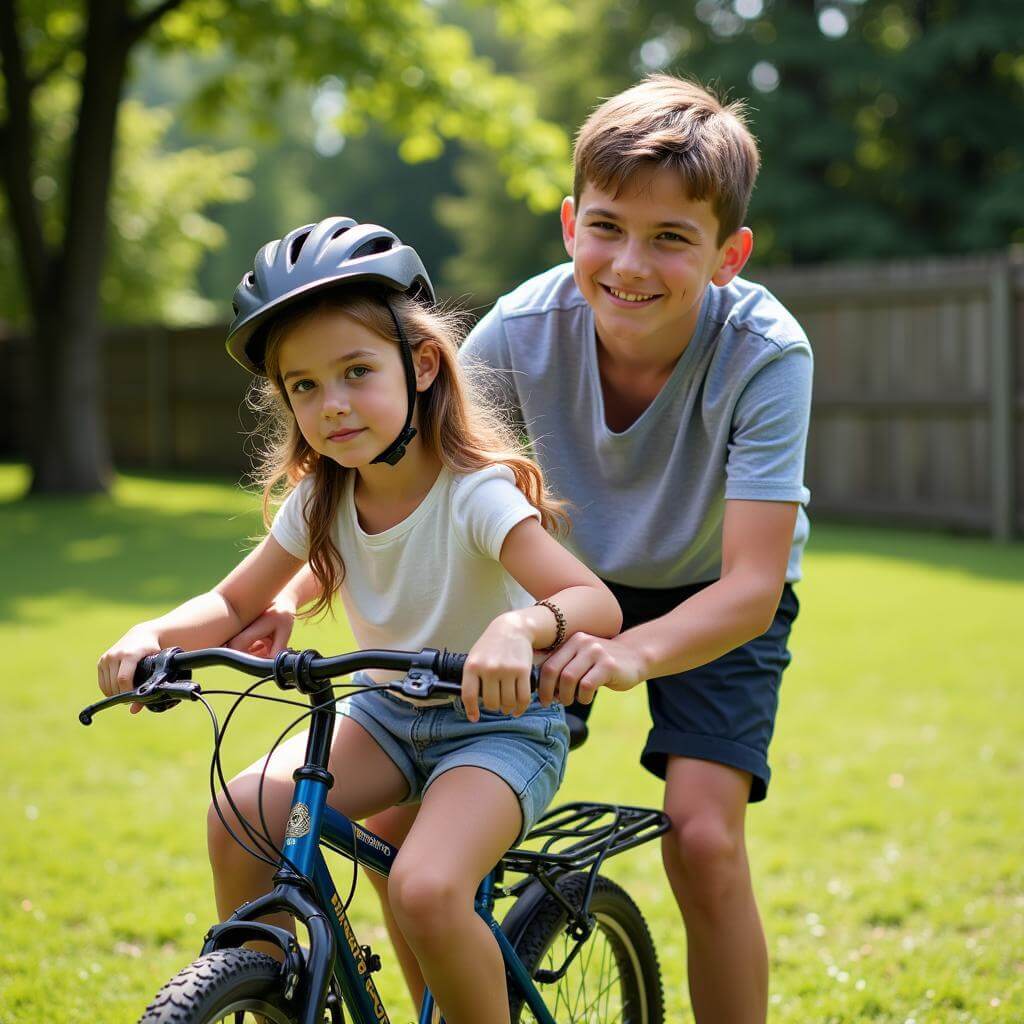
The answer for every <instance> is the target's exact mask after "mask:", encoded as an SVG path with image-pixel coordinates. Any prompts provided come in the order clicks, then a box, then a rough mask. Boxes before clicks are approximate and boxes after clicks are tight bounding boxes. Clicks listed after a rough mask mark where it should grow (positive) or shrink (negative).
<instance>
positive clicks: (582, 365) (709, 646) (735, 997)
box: [462, 75, 811, 1024]
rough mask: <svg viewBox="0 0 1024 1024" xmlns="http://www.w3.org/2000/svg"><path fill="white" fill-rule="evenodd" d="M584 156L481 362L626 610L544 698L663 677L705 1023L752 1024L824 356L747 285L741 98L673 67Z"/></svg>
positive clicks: (579, 152) (673, 808) (594, 118)
mask: <svg viewBox="0 0 1024 1024" xmlns="http://www.w3.org/2000/svg"><path fill="white" fill-rule="evenodd" d="M574 163H575V184H574V194H573V196H572V198H567V199H566V200H565V201H564V203H563V205H562V234H563V238H564V241H565V247H566V251H567V252H568V254H569V256H570V257H571V258H572V264H571V265H564V266H559V267H555V268H554V269H552V270H549V271H548V272H546V273H543V274H541V275H539V276H538V277H535V278H533V279H532V280H530V281H527V282H526V283H525V284H523V285H522V286H520V287H519V288H517V289H516V290H515V291H513V292H511V293H510V294H508V295H506V296H504V297H503V298H501V299H499V300H498V302H497V303H496V305H495V306H494V308H493V309H492V310H491V311H490V313H488V314H487V316H485V317H484V318H483V320H481V322H480V323H479V324H478V325H477V327H476V328H475V329H474V331H473V332H472V334H471V335H470V337H469V339H468V340H467V342H466V344H465V346H464V348H463V350H462V352H463V358H466V359H471V360H476V361H480V362H483V363H485V364H487V365H489V366H491V367H494V368H498V369H501V370H504V371H508V372H507V373H506V374H505V379H506V381H507V386H508V401H509V403H510V408H512V409H513V410H515V411H516V413H517V414H518V416H519V417H520V419H521V421H522V424H523V426H524V427H525V429H526V431H527V433H528V434H529V437H530V439H531V441H532V442H533V444H534V447H535V451H536V454H537V457H538V459H539V461H540V463H541V465H542V467H543V469H544V471H545V474H546V475H547V477H548V480H549V483H550V485H551V488H552V490H553V491H554V492H555V493H556V494H558V495H559V496H560V497H563V498H567V499H568V500H569V501H570V502H571V503H572V518H573V529H572V532H571V534H570V535H569V538H568V541H567V544H568V546H569V547H570V549H571V550H572V551H573V552H574V553H575V554H576V555H577V556H578V557H580V558H581V559H582V560H583V561H584V562H585V563H586V564H587V565H588V566H589V567H590V568H592V569H594V570H595V571H596V572H597V573H598V574H599V575H600V576H601V577H602V578H603V579H604V580H606V581H607V582H608V583H609V585H610V586H611V587H612V590H613V592H614V593H615V595H616V597H617V598H618V599H619V601H620V603H621V605H622V608H623V612H624V614H625V622H624V632H623V633H622V634H621V635H620V636H619V637H618V638H616V639H615V640H603V639H599V638H596V637H590V636H586V635H583V634H577V635H576V636H575V637H573V638H572V639H570V640H569V641H568V642H566V643H565V644H564V646H563V647H561V648H560V649H559V650H557V651H556V652H555V653H554V654H552V655H551V656H550V657H549V658H548V660H547V662H546V663H545V666H544V670H543V677H542V690H541V692H542V697H543V698H544V699H550V698H551V697H552V696H555V697H557V698H558V699H560V700H563V701H566V702H568V701H570V700H572V698H573V696H574V694H575V695H577V696H578V699H579V700H580V701H581V702H583V703H589V702H590V701H591V700H592V699H593V695H594V692H595V690H596V689H597V687H599V686H607V687H608V688H610V689H614V690H628V689H630V688H631V687H633V686H636V685H637V684H638V683H640V682H642V681H644V680H646V681H647V694H648V702H649V705H650V711H651V716H652V719H653V727H652V729H651V731H650V734H649V736H648V738H647V742H646V745H645V746H644V749H643V752H642V754H641V763H642V764H643V765H644V767H646V768H647V769H648V770H649V771H652V772H654V773H655V774H657V775H658V776H660V777H661V778H663V779H664V780H665V810H666V812H667V813H668V815H669V816H670V818H671V819H672V823H673V828H672V831H671V832H670V833H668V834H667V835H666V836H665V838H664V840H663V860H664V865H665V870H666V873H667V875H668V878H669V882H670V884H671V886H672V890H673V893H674V894H675V897H676V900H677V902H678V904H679V907H680V910H681V912H682V915H683V920H684V923H685V927H686V932H687V940H688V941H687V949H688V968H689V984H690V994H691V1000H692V1004H693V1008H694V1013H695V1016H696V1019H697V1021H698V1022H699V1024H747V1022H750V1024H754V1022H763V1021H764V1020H765V1019H766V1016H767V990H768V957H767V950H766V946H765V939H764V933H763V930H762V927H761V923H760V919H759V916H758V912H757V907H756V904H755V902H754V896H753V891H752V887H751V880H750V871H749V866H748V863H747V856H746V849H745V843H744V817H745V811H746V805H747V803H748V802H754V801H758V800H762V799H764V797H765V794H766V791H767V785H768V779H769V774H770V772H769V768H768V763H767V749H768V743H769V740H770V739H771V734H772V730H773V725H774V718H775V712H776V707H777V700H778V689H779V683H780V680H781V675H782V671H783V669H784V668H785V666H786V665H787V664H788V662H789V654H788V651H787V649H786V641H787V637H788V635H789V631H790V626H791V624H792V622H793V619H794V618H795V616H796V612H797V602H796V598H795V596H794V594H793V591H792V587H791V585H790V584H791V583H793V582H795V581H796V580H797V579H799V578H800V554H801V551H802V549H803V546H804V542H805V541H806V538H807V532H808V524H807V518H806V516H805V515H804V512H803V509H802V507H801V506H802V504H804V503H806V502H807V500H808V498H809V493H808V491H807V490H806V488H805V487H804V486H803V463H804V448H805V442H806V434H807V421H808V414H809V407H810V389H811V352H810V347H809V345H808V342H807V339H806V337H805V335H804V333H803V331H802V330H801V328H800V326H799V325H798V324H797V322H796V321H795V320H794V319H793V317H792V316H790V315H789V313H787V311H786V310H785V309H784V308H783V307H782V305H781V304H780V303H779V302H778V301H777V300H776V299H775V298H774V297H773V296H772V295H770V294H769V293H768V292H767V291H765V289H763V288H761V287H759V286H757V285H754V284H751V283H748V282H746V281H743V280H741V279H740V278H739V277H738V276H737V275H738V274H739V273H740V271H741V270H742V268H743V266H744V264H745V263H746V261H747V259H748V257H749V256H750V253H751V249H752V244H753V236H752V234H751V231H750V230H749V228H746V227H743V226H742V225H743V219H744V217H745V215H746V209H747V203H748V201H749V198H750V193H751V190H752V188H753V185H754V179H755V177H756V174H757V169H758V153H757V147H756V144H755V142H754V140H753V138H752V137H751V135H750V133H749V132H748V130H747V128H746V125H745V123H744V119H743V110H742V107H741V106H740V105H739V104H732V105H730V106H725V107H723V106H722V105H721V104H720V103H719V102H718V100H717V99H716V98H715V97H714V96H712V95H711V94H709V93H708V92H707V91H705V90H704V89H702V88H700V87H699V86H697V85H695V84H692V83H690V82H686V81H681V80H679V79H676V78H672V77H670V76H667V75H658V76H653V77H651V78H648V79H646V80H645V81H643V82H642V83H640V84H639V85H637V86H635V87H634V88H632V89H629V90H627V91H626V92H624V93H621V94H620V95H618V96H615V97H613V98H612V99H610V100H608V101H607V102H606V103H604V104H603V105H602V106H600V107H599V108H598V109H597V110H595V111H594V112H593V113H592V114H591V116H590V117H589V118H588V119H587V121H586V122H585V123H584V125H583V127H582V128H581V130H580V132H579V135H578V137H577V141H576V148H575V154H574Z"/></svg>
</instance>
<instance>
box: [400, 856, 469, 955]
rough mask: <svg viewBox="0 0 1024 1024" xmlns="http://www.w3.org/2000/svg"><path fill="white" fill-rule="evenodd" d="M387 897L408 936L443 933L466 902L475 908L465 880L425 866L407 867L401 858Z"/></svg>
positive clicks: (426, 935)
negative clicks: (403, 864) (404, 866)
mask: <svg viewBox="0 0 1024 1024" xmlns="http://www.w3.org/2000/svg"><path fill="white" fill-rule="evenodd" d="M387 896H388V899H389V901H390V904H391V911H392V913H393V914H394V915H395V919H396V920H397V921H398V923H399V925H400V926H401V928H402V931H403V933H404V934H405V935H406V938H416V937H429V936H432V935H440V934H443V933H444V932H445V931H446V930H447V929H448V928H449V927H450V925H451V924H452V923H453V921H454V920H455V919H456V918H457V917H458V911H459V909H460V907H461V906H462V905H463V904H465V905H466V906H467V907H469V908H472V893H470V894H469V896H468V898H467V894H466V889H465V885H464V883H463V882H462V880H461V879H458V878H457V877H455V875H453V874H448V873H446V872H444V871H441V870H436V869H434V870H431V869H430V868H427V867H424V866H423V865H417V866H413V867H412V868H411V869H405V868H403V866H402V864H401V860H400V859H399V860H398V861H396V863H395V867H394V869H393V870H392V872H391V874H390V875H389V877H388V881H387Z"/></svg>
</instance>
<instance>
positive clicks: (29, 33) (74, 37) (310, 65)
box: [0, 0, 568, 490]
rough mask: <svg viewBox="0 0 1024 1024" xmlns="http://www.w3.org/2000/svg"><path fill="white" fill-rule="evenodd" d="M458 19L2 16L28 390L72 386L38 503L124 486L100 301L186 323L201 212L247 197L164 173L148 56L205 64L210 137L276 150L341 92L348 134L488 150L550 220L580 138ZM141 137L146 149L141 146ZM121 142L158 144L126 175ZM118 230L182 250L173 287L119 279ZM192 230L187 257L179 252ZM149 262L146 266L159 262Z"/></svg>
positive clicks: (164, 256)
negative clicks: (106, 407) (113, 432)
mask: <svg viewBox="0 0 1024 1024" xmlns="http://www.w3.org/2000/svg"><path fill="white" fill-rule="evenodd" d="M443 6H444V5H443V4H440V3H438V4H427V3H422V2H420V0H373V2H372V3H371V2H367V0H233V2H228V0H149V2H143V0H20V2H19V0H5V2H4V3H2V4H0V60H2V70H3V92H2V96H0V181H2V184H3V190H4V199H5V210H4V213H5V221H6V223H7V224H9V225H10V228H11V231H10V235H9V243H8V244H9V249H8V251H9V252H13V253H14V257H15V259H14V261H15V262H16V264H17V267H18V270H19V275H18V278H19V285H20V287H21V289H22V295H23V297H24V298H23V301H22V302H21V303H20V304H19V305H20V308H22V309H27V311H28V314H29V320H30V324H31V329H32V334H33V338H34V356H35V365H34V366H33V370H32V373H31V375H30V379H31V380H33V381H50V380H56V381H57V386H56V388H55V391H56V396H57V401H56V403H55V404H56V406H57V409H58V412H57V413H56V415H54V416H52V417H50V418H49V419H44V418H43V417H42V411H41V410H42V409H43V407H44V403H43V402H42V399H43V397H44V396H43V394H42V391H40V394H39V395H38V398H39V399H40V401H39V402H37V403H34V404H33V408H38V409H39V410H40V417H41V419H40V423H39V424H37V425H33V427H32V428H30V429H29V431H28V435H29V439H30V442H31V444H30V457H31V461H32V466H33V471H34V481H33V486H34V488H35V489H37V490H68V489H70V490H96V489H102V488H103V487H104V486H105V484H106V480H107V479H108V476H109V456H108V450H107V447H108V446H107V442H106V435H105V428H104V425H103V419H102V415H101V412H100V409H101V399H102V386H101V381H100V379H99V375H98V325H99V314H100V295H101V292H103V291H104V290H105V291H106V293H107V297H108V298H109V299H110V301H111V302H112V303H114V304H116V305H118V306H119V307H120V308H122V309H128V307H129V305H130V304H134V303H136V302H138V301H139V300H140V297H142V296H143V295H144V294H145V293H146V290H147V288H148V289H149V290H150V294H149V295H148V296H147V298H148V305H149V307H150V308H153V309H159V308H161V307H163V308H166V307H167V305H168V302H170V304H171V305H172V306H178V307H179V308H180V307H181V303H180V299H181V298H182V296H181V287H180V285H181V283H182V282H184V281H185V279H186V278H187V277H188V276H190V274H191V272H192V267H193V266H194V263H195V258H196V253H197V252H199V251H201V249H202V247H203V246H205V245H209V244H211V243H212V242H214V241H215V240H216V239H215V238H214V229H213V228H212V225H211V224H210V223H209V222H206V221H204V219H203V217H202V215H201V212H200V211H201V210H202V208H203V206H204V205H205V203H207V202H210V201H212V200H214V199H219V200H221V201H225V200H228V199H231V198H234V197H237V195H238V193H239V190H240V188H241V187H242V186H241V183H240V182H239V181H238V178H237V175H238V172H239V171H241V170H242V163H241V158H240V156H239V155H238V154H220V155H219V156H214V154H213V153H210V152H206V153H203V152H201V151H200V152H195V151H194V152H192V153H191V154H188V155H186V156H184V157H183V156H178V155H172V154H163V155H161V153H160V152H159V150H158V141H159V139H158V137H159V120H158V119H156V120H154V115H142V114H141V112H140V111H136V110H134V108H131V107H128V108H125V109H124V110H123V111H121V113H122V114H123V116H121V117H119V116H118V115H119V108H120V106H121V98H122V92H123V88H124V84H125V81H126V80H127V79H128V78H129V77H130V74H131V70H132V66H133V60H134V58H135V56H136V55H137V53H138V51H139V50H140V48H141V47H142V46H143V44H144V41H146V40H147V39H148V40H149V45H151V46H152V47H153V50H154V52H156V53H157V54H164V55H171V54H175V53H179V52H181V51H183V50H188V51H190V52H193V53H196V54H199V55H202V56H204V57H205V58H206V61H205V66H204V69H203V70H204V76H203V78H202V81H201V82H199V83H198V88H197V92H196V96H195V99H194V102H195V106H196V108H197V109H198V110H199V111H201V112H202V114H203V116H204V117H206V118H207V119H208V120H209V121H210V122H211V123H213V122H214V121H216V120H217V119H221V120H222V121H223V120H229V121H232V122H236V123H238V122H242V123H244V124H246V125H247V127H248V130H249V131H251V132H253V133H254V134H256V135H259V134H261V133H266V132H268V131H272V129H273V124H274V120H275V112H276V109H277V104H278V101H279V100H280V99H281V98H282V97H283V96H285V95H286V94H287V93H288V91H289V89H290V88H293V87H294V86H295V85H296V84H297V83H307V84H314V83H317V82H320V81H322V80H324V79H325V78H327V77H328V76H331V77H333V79H334V80H335V81H336V82H337V83H339V86H340V88H341V93H342V96H343V105H342V108H341V109H340V110H339V112H338V122H339V124H340V125H341V127H342V128H343V129H344V130H345V131H346V132H348V133H349V134H352V133H358V132H361V131H363V130H365V128H366V126H367V124H368V123H369V122H371V121H373V122H377V123H381V124H385V125H387V126H388V128H389V129H390V130H391V131H392V132H394V133H395V134H396V136H397V137H398V138H399V139H400V147H401V150H402V153H403V155H404V157H405V158H406V159H409V160H417V159H427V158H430V157H433V156H436V155H437V154H438V153H439V152H440V151H441V150H442V149H443V147H444V145H445V144H446V143H447V142H448V141H450V140H453V139H458V138H466V137H472V138H473V139H475V140H477V141H478V142H479V143H480V144H481V145H482V146H484V147H485V148H486V150H487V151H488V152H490V153H491V154H493V155H494V156H495V158H496V160H497V163H498V168H499V172H500V173H501V174H502V175H503V177H504V178H505V179H506V181H507V182H508V187H509V189H510V191H511V192H512V193H513V194H515V195H517V196H519V197H521V198H523V199H524V201H526V202H528V203H530V204H533V205H538V206H543V205H545V204H549V203H550V202H551V201H552V197H553V195H554V194H555V193H557V192H558V191H559V185H558V184H557V183H558V182H559V180H560V178H561V176H563V175H564V173H565V164H566V159H567V154H568V146H567V140H566V137H565V134H564V132H562V131H561V130H560V129H559V128H558V127H557V126H555V125H553V124H550V123H547V122H545V121H543V120H542V119H540V118H539V117H538V116H537V112H536V104H535V100H534V96H533V93H532V92H531V90H530V89H529V88H528V87H527V86H525V85H524V84H523V83H522V82H520V81H518V80H517V79H516V78H513V77H511V76H502V75H498V74H495V73H494V70H493V67H492V66H491V64H490V62H489V61H487V60H485V59H482V58H480V57H478V56H477V55H476V54H475V52H474V50H473V46H472V43H471V39H470V37H469V35H468V33H466V32H465V30H463V29H461V28H459V27H458V26H456V25H450V24H446V23H445V22H444V21H443V19H442V9H443ZM503 6H504V7H505V9H506V14H507V16H509V17H514V18H519V19H522V23H523V24H529V23H530V21H531V19H533V18H536V17H539V11H540V8H539V6H538V3H537V0H504V4H503ZM65 89H67V95H68V96H74V99H73V100H72V101H71V103H72V107H71V116H70V120H69V121H67V122H66V125H67V130H66V133H65V135H64V137H63V138H62V137H61V132H60V131H59V130H54V126H52V125H51V124H50V123H49V121H48V120H47V118H46V116H45V108H46V105H47V103H48V102H51V101H53V102H58V103H59V100H60V98H61V97H63V96H65ZM54 97H57V99H56V100H54ZM135 114H139V116H138V117H134V115H135ZM133 117H134V121H133ZM147 121H148V122H149V123H148V124H147ZM59 125H60V122H59V119H58V124H57V129H59ZM129 126H130V128H129ZM119 129H120V131H121V132H122V136H121V137H120V140H119V138H118V130H119ZM154 129H155V131H156V134H155V135H154ZM126 131H133V132H134V133H135V137H134V138H133V139H126V137H125V132H126ZM118 141H120V142H121V144H122V145H121V148H122V150H123V149H124V143H125V142H126V141H133V142H135V143H141V145H138V146H137V147H136V148H135V149H134V150H132V151H131V153H130V155H129V157H128V159H126V160H122V161H121V162H120V164H119V165H118V166H117V167H116V168H115V161H114V154H115V151H116V149H117V143H118ZM147 158H148V160H149V170H148V172H144V173H142V174H141V175H136V176H135V177H132V175H131V174H130V173H129V172H130V170H131V169H132V168H135V169H136V170H138V169H139V168H140V167H141V166H142V164H140V163H139V161H140V160H141V161H142V163H145V161H146V159H147ZM47 161H49V162H50V166H49V167H47V166H46V165H47ZM133 161H134V163H133ZM118 182H119V184H118ZM161 188H163V191H162V192H161V191H160V190H161ZM119 189H120V191H119ZM193 189H194V191H191V190H193ZM179 193H183V194H179ZM54 200H55V201H54ZM119 200H124V201H123V202H119ZM153 203H158V204H159V203H162V204H163V206H164V209H163V210H161V211H160V212H159V213H158V214H157V215H155V216H154V215H152V214H151V213H150V212H149V211H148V210H144V209H143V208H142V207H143V206H148V205H149V204H153ZM112 215H113V216H112ZM111 227H113V228H114V229H115V233H116V236H117V237H118V239H119V241H120V242H121V243H123V246H122V248H123V249H124V251H125V252H126V253H128V254H131V245H129V244H127V243H130V242H139V241H141V240H142V239H143V238H144V237H145V236H146V235H147V232H149V233H150V234H151V235H153V236H155V235H156V234H158V233H161V232H162V233H163V234H162V240H163V242H164V243H167V244H166V245H165V246H164V248H165V251H164V252H162V253H161V254H160V255H159V256H158V257H156V258H155V259H154V264H155V263H158V262H159V261H160V260H162V261H163V264H164V269H165V270H167V271H168V272H169V273H168V274H167V276H162V275H160V274H158V273H149V268H141V267H138V266H136V265H135V264H134V263H128V262H122V263H120V265H118V263H117V261H116V257H115V258H114V259H115V262H114V263H113V265H108V264H107V263H106V257H107V254H108V246H107V238H108V235H109V234H110V229H111ZM175 227H176V228H177V229H178V230H179V231H180V232H181V233H182V234H184V235H185V236H186V238H187V239H190V240H189V241H182V240H180V239H179V240H178V243H177V244H175V243H172V242H171V241H170V239H171V237H172V236H174V235H175ZM150 240H151V239H150ZM110 251H112V252H114V253H117V252H118V246H114V247H112V249H111V250H110ZM141 258H142V259H143V260H145V259H147V258H148V257H147V255H146V254H145V252H143V253H142V254H141ZM105 265H106V266H108V269H109V270H110V271H112V272H113V271H116V274H115V273H110V274H109V275H108V277H107V282H108V283H107V286H106V288H105V289H104V286H103V283H102V281H103V269H104V266H105ZM176 282H177V284H176ZM154 289H157V290H162V292H161V294H160V295H156V294H153V290H154ZM176 299H177V300H178V301H175V300H176ZM38 386H39V387H40V388H42V384H39V385H38ZM36 427H38V429H36Z"/></svg>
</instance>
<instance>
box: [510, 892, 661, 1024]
mask: <svg viewBox="0 0 1024 1024" xmlns="http://www.w3.org/2000/svg"><path fill="white" fill-rule="evenodd" d="M587 877H588V876H587V875H585V874H582V873H575V874H570V875H565V876H563V877H562V878H560V879H559V880H558V882H557V883H556V887H557V889H558V891H559V893H560V894H561V895H562V896H563V897H564V898H565V899H566V900H567V902H568V903H569V904H570V906H573V907H579V906H580V905H581V904H582V902H583V896H584V893H585V891H586V887H587ZM590 913H591V916H592V917H593V918H594V921H595V924H594V929H593V931H592V932H591V933H590V936H589V937H588V938H587V940H586V942H585V943H584V945H583V948H582V949H580V950H579V952H578V953H577V954H576V956H575V957H574V958H573V960H572V962H571V963H570V964H569V965H568V967H567V969H566V971H565V974H564V975H563V976H562V977H561V978H559V979H558V980H557V981H551V982H547V983H542V982H536V981H535V984H536V985H537V989H538V991H539V992H540V994H541V996H542V998H543V999H544V1005H545V1006H546V1007H547V1009H548V1012H549V1013H550V1014H551V1016H552V1017H553V1018H554V1019H555V1020H556V1021H558V1024H662V1021H663V1018H664V1006H663V997H662V990H661V970H660V968H659V967H658V955H657V952H656V951H655V949H654V941H653V940H652V939H651V933H650V931H648V928H647V922H646V921H645V920H644V918H643V915H642V914H641V913H640V909H639V908H638V907H637V905H636V904H635V903H634V902H633V900H632V899H631V898H630V897H629V894H628V893H627V892H626V891H625V890H624V889H623V888H621V886H618V885H616V884H615V883H614V882H612V881H611V880H610V879H607V878H605V877H603V876H601V875H599V876H598V878H597V882H596V884H595V886H594V894H593V898H592V899H591V901H590ZM567 923H568V915H567V913H566V910H565V908H564V907H563V906H562V905H561V904H560V903H559V901H558V900H556V899H555V898H554V897H553V896H551V895H546V896H544V897H543V899H541V900H540V902H539V903H538V904H537V906H536V908H535V909H534V910H533V912H532V913H531V914H530V917H529V919H528V921H527V922H526V923H525V924H524V925H523V926H522V927H521V929H520V930H519V937H518V939H516V941H515V950H516V953H517V954H518V955H519V959H520V960H522V962H523V965H524V966H525V967H526V970H527V972H528V973H529V974H530V976H531V977H534V978H536V974H537V972H538V971H552V972H555V971H558V970H560V969H561V968H562V966H563V965H564V964H565V961H566V959H567V958H568V956H569V955H570V953H572V951H573V949H574V948H575V946H576V940H575V939H573V938H571V937H570V936H569V935H568V934H567V933H566V926H567ZM509 1006H510V1009H511V1016H512V1024H535V1022H536V1019H537V1018H536V1017H535V1016H534V1014H533V1013H532V1011H531V1010H530V1008H529V1006H528V1005H526V1003H525V1002H524V1000H523V997H522V995H521V994H520V993H519V992H518V991H517V990H516V989H515V987H514V986H512V987H510V989H509Z"/></svg>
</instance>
